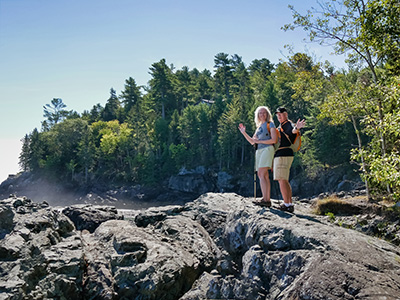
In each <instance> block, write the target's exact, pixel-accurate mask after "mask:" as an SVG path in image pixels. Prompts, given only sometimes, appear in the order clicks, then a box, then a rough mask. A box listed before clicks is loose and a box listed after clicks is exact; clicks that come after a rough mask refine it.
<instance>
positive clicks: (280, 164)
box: [273, 156, 294, 180]
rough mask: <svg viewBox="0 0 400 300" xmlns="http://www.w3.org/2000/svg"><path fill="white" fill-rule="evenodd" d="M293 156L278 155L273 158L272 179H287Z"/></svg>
mask: <svg viewBox="0 0 400 300" xmlns="http://www.w3.org/2000/svg"><path fill="white" fill-rule="evenodd" d="M293 158H294V157H293V156H279V157H275V159H274V172H273V173H274V180H281V179H284V180H289V174H290V166H291V165H292V162H293Z"/></svg>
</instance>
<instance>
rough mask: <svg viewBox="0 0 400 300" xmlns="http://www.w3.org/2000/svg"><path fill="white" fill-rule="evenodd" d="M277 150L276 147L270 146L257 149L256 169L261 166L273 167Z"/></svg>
mask: <svg viewBox="0 0 400 300" xmlns="http://www.w3.org/2000/svg"><path fill="white" fill-rule="evenodd" d="M274 155H275V150H274V147H272V146H268V147H265V148H262V149H259V150H257V151H256V170H257V171H258V169H259V168H268V169H271V168H272V162H273V160H274Z"/></svg>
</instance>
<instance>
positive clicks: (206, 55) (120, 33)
mask: <svg viewBox="0 0 400 300" xmlns="http://www.w3.org/2000/svg"><path fill="white" fill-rule="evenodd" d="M288 4H292V5H294V7H295V8H296V9H297V10H299V11H300V12H304V11H305V10H306V9H309V8H310V7H312V6H314V7H315V6H317V2H316V1H312V0H302V1H299V0H297V1H296V0H293V1H286V0H279V1H272V0H264V1H262V0H247V1H237V0H229V1H228V0H212V1H211V0H202V1H190V0H189V1H188V0H170V1H166V0H164V1H162V0H147V1H143V0H141V1H137V0H84V1H83V0H56V1H55V0H0V95H1V96H0V97H1V98H0V112H1V118H0V126H1V127H0V128H1V131H0V182H1V181H2V180H4V179H5V178H6V177H7V175H8V174H13V173H16V172H18V170H19V168H18V164H17V163H18V155H19V149H20V141H19V140H20V139H21V138H22V137H23V136H24V135H25V134H26V133H29V132H31V131H32V130H33V129H34V128H35V127H36V128H38V129H40V127H41V125H40V124H41V121H42V120H43V105H45V104H47V103H50V102H51V100H52V99H53V98H61V99H62V100H63V102H64V103H65V104H66V105H67V109H69V110H76V111H77V112H79V113H81V112H83V111H84V110H89V109H91V108H92V106H93V105H95V104H97V103H100V104H101V105H103V106H104V105H105V103H106V100H107V99H108V97H109V91H110V88H111V87H112V88H114V89H115V90H116V91H117V94H120V92H121V90H122V89H123V87H124V83H125V79H127V78H129V77H133V78H134V79H135V80H136V83H137V84H138V85H146V84H147V82H148V80H149V79H150V75H149V74H148V71H149V67H150V66H151V64H153V63H155V62H158V61H159V60H160V59H162V58H165V59H166V61H167V63H168V64H174V66H175V67H176V68H177V69H180V68H182V67H183V66H188V67H189V68H190V69H193V68H197V69H199V70H200V71H202V70H203V69H205V68H206V69H209V70H211V71H213V65H214V56H215V55H216V54H217V53H219V52H224V53H228V54H230V55H233V54H238V55H239V56H242V58H243V61H244V62H245V63H246V64H247V65H249V64H250V63H251V61H252V60H254V59H261V58H267V59H269V60H270V61H271V62H272V63H278V62H279V60H280V59H285V55H288V52H287V51H286V50H285V49H284V45H286V44H289V45H291V46H293V47H294V50H295V51H298V52H308V53H309V54H310V55H313V56H314V57H315V58H316V59H317V60H320V61H325V60H329V61H331V62H332V63H333V64H335V65H336V66H338V67H344V66H345V64H344V57H342V56H334V55H330V53H331V52H332V51H333V50H332V48H330V47H322V46H319V45H317V44H310V43H305V42H304V41H303V39H304V38H306V33H304V32H303V31H302V30H300V29H297V30H295V31H293V32H292V31H291V32H284V31H282V30H281V29H280V28H281V27H282V26H283V25H284V24H286V23H289V22H291V20H292V16H291V11H290V10H289V9H288Z"/></svg>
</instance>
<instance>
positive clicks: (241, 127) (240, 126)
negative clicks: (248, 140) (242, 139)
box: [238, 123, 246, 133]
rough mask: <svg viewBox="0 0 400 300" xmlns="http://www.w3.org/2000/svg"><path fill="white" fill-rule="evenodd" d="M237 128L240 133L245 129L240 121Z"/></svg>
mask: <svg viewBox="0 0 400 300" xmlns="http://www.w3.org/2000/svg"><path fill="white" fill-rule="evenodd" d="M238 128H239V130H240V132H241V133H244V132H245V131H246V126H244V125H243V124H242V123H240V124H239V127H238Z"/></svg>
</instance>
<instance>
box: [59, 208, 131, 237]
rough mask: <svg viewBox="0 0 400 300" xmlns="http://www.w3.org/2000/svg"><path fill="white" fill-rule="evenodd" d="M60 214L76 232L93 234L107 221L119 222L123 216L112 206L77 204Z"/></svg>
mask: <svg viewBox="0 0 400 300" xmlns="http://www.w3.org/2000/svg"><path fill="white" fill-rule="evenodd" d="M62 213H63V214H64V215H66V216H67V217H68V218H70V220H71V221H72V222H73V223H74V225H75V228H76V229H78V230H84V229H86V230H88V231H89V232H91V233H92V232H93V231H94V230H95V229H96V228H97V227H99V226H100V224H101V223H104V222H105V221H108V220H120V219H122V218H123V216H121V215H118V211H117V209H116V208H115V207H113V206H101V205H91V204H78V205H72V206H68V207H66V208H64V209H63V210H62Z"/></svg>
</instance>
